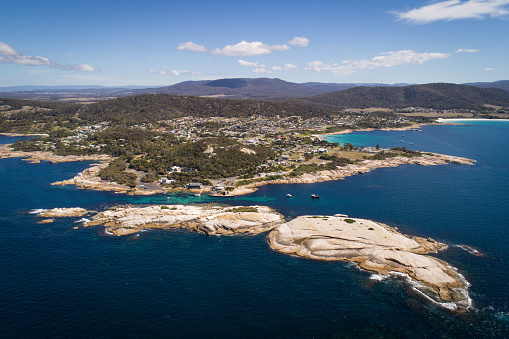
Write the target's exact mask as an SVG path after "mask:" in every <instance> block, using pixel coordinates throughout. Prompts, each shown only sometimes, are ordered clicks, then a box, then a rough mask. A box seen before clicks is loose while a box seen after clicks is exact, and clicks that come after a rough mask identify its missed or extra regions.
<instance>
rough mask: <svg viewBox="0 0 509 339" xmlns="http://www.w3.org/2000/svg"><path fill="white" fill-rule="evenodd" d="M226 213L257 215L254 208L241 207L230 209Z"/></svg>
mask: <svg viewBox="0 0 509 339" xmlns="http://www.w3.org/2000/svg"><path fill="white" fill-rule="evenodd" d="M228 212H235V213H240V212H255V213H258V210H257V209H256V207H251V206H243V207H236V208H232V209H230V210H228Z"/></svg>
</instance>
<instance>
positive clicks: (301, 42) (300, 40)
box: [288, 36, 309, 47]
mask: <svg viewBox="0 0 509 339" xmlns="http://www.w3.org/2000/svg"><path fill="white" fill-rule="evenodd" d="M288 43H289V44H290V45H292V46H299V47H308V45H309V39H308V38H305V37H303V36H296V37H295V38H293V39H292V40H290V41H288Z"/></svg>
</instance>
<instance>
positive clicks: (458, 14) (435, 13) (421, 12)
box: [392, 0, 509, 24]
mask: <svg viewBox="0 0 509 339" xmlns="http://www.w3.org/2000/svg"><path fill="white" fill-rule="evenodd" d="M392 13H393V14H395V15H396V16H398V17H399V19H400V20H405V21H407V22H410V23H415V24H427V23H430V22H434V21H440V20H445V21H451V20H459V19H484V18H486V17H492V18H495V17H503V16H506V15H508V14H509V0H467V1H462V0H446V1H440V2H436V3H432V4H430V5H426V6H423V7H419V8H414V9H412V10H409V11H406V12H400V11H392Z"/></svg>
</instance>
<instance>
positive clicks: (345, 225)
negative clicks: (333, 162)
mask: <svg viewBox="0 0 509 339" xmlns="http://www.w3.org/2000/svg"><path fill="white" fill-rule="evenodd" d="M269 242H270V246H271V247H272V248H273V249H274V250H276V251H279V252H281V253H286V254H291V255H297V256H300V257H306V258H311V259H318V260H341V261H349V262H355V263H357V264H358V265H359V266H360V267H362V268H363V269H365V270H367V271H371V272H376V273H378V274H382V275H396V276H402V277H407V278H408V279H411V280H412V281H415V282H418V283H419V285H420V286H417V287H416V288H417V290H418V291H420V292H421V293H422V294H423V296H426V297H427V298H428V299H430V300H433V301H435V302H437V303H439V304H441V305H442V306H444V307H446V308H448V309H451V310H454V311H465V310H467V309H468V308H469V307H470V305H471V300H470V298H469V296H468V287H469V284H468V282H467V281H466V280H465V278H464V277H463V276H462V275H461V274H459V273H458V272H457V271H456V270H455V269H454V268H453V267H451V266H449V265H448V264H447V263H446V262H444V261H442V260H440V259H437V258H435V257H432V256H429V255H425V254H428V253H437V252H438V251H440V250H444V249H446V248H447V245H445V244H441V243H438V242H436V241H434V240H433V239H431V238H428V239H424V238H420V237H413V238H410V237H408V236H406V235H403V234H401V233H399V232H398V231H397V230H396V229H395V228H392V227H390V226H387V225H384V224H380V223H376V222H373V221H371V220H365V219H353V218H348V217H346V216H340V215H336V216H300V217H298V218H296V219H293V220H291V221H289V222H287V223H284V224H281V225H280V226H278V227H277V228H276V229H274V230H273V231H272V232H271V233H270V234H269Z"/></svg>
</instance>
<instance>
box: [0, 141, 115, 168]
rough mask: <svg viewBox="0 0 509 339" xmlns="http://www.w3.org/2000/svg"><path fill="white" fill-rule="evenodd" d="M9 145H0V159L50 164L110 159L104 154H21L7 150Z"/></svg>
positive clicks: (40, 152) (36, 152) (20, 152)
mask: <svg viewBox="0 0 509 339" xmlns="http://www.w3.org/2000/svg"><path fill="white" fill-rule="evenodd" d="M9 146H10V145H9V144H5V145H0V159H3V158H23V160H26V161H29V162H32V163H38V162H41V161H49V162H51V163H59V162H74V161H90V160H92V161H110V160H111V159H112V157H110V156H109V155H106V154H96V155H65V156H64V155H56V154H54V153H53V152H49V151H48V152H42V151H35V152H22V151H13V150H12V149H10V148H9Z"/></svg>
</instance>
